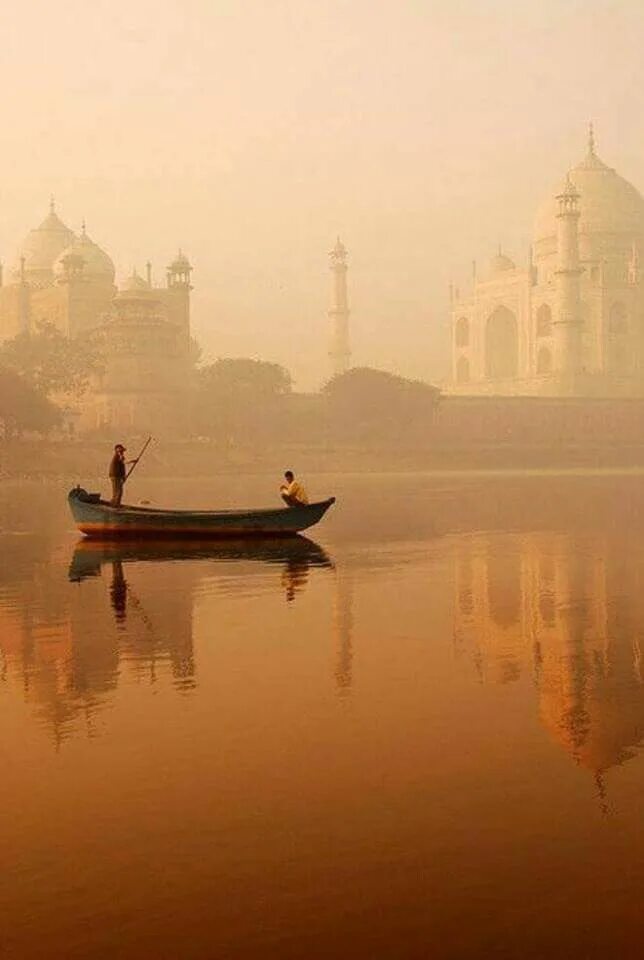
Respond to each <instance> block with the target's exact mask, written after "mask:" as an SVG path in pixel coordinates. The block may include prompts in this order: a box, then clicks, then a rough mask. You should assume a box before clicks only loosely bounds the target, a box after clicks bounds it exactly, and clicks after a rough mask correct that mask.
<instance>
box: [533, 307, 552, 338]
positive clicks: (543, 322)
mask: <svg viewBox="0 0 644 960" xmlns="http://www.w3.org/2000/svg"><path fill="white" fill-rule="evenodd" d="M551 333H552V310H551V309H550V307H549V306H548V304H547V303H542V304H541V306H540V307H539V309H538V310H537V336H538V337H549V336H550V334H551Z"/></svg>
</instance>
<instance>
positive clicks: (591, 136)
mask: <svg viewBox="0 0 644 960" xmlns="http://www.w3.org/2000/svg"><path fill="white" fill-rule="evenodd" d="M588 156H589V157H596V156H597V154H596V153H595V127H594V124H593V121H592V120H590V121H589V123H588Z"/></svg>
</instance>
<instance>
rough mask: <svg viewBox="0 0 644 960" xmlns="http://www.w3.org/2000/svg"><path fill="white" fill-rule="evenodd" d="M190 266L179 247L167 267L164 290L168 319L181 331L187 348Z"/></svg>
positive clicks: (190, 285) (190, 287) (188, 338)
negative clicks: (166, 283)
mask: <svg viewBox="0 0 644 960" xmlns="http://www.w3.org/2000/svg"><path fill="white" fill-rule="evenodd" d="M191 273H192V266H191V264H190V261H189V260H188V258H187V257H186V255H185V254H184V253H183V251H182V250H181V249H179V253H178V254H177V256H176V257H175V258H174V260H173V261H172V263H171V264H169V265H168V269H167V274H166V275H167V281H168V289H167V292H166V295H165V296H166V306H167V308H168V313H169V319H170V320H171V321H172V322H173V323H176V324H177V325H178V326H179V327H180V328H181V331H182V333H183V338H184V347H185V348H186V349H187V348H188V345H189V341H190V291H191V290H192V284H191V283H190V274H191Z"/></svg>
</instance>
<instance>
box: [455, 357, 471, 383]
mask: <svg viewBox="0 0 644 960" xmlns="http://www.w3.org/2000/svg"><path fill="white" fill-rule="evenodd" d="M469 379H470V361H469V360H468V359H467V357H459V358H458V361H457V363H456V382H457V383H467V382H468V381H469Z"/></svg>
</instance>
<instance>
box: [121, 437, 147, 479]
mask: <svg viewBox="0 0 644 960" xmlns="http://www.w3.org/2000/svg"><path fill="white" fill-rule="evenodd" d="M151 440H152V437H148V439H147V440H146V441H145V443H144V444H143V447H142V449H141V453H140V454H139V455H138V457H137V458H136V460H135V461H134V463H133V464H132V466H131V467H130V469H129V470H128V472H127V473H126V474H125V479H126V480H129V478H130V476H131V475H132V473H133V471H134V468H135V466H136V465H137V463H138V462H139V460H140V459H141V457H142V456H143V454H144V453H145V451H146V450H147V449H148V447H149V445H150V441H151Z"/></svg>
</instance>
